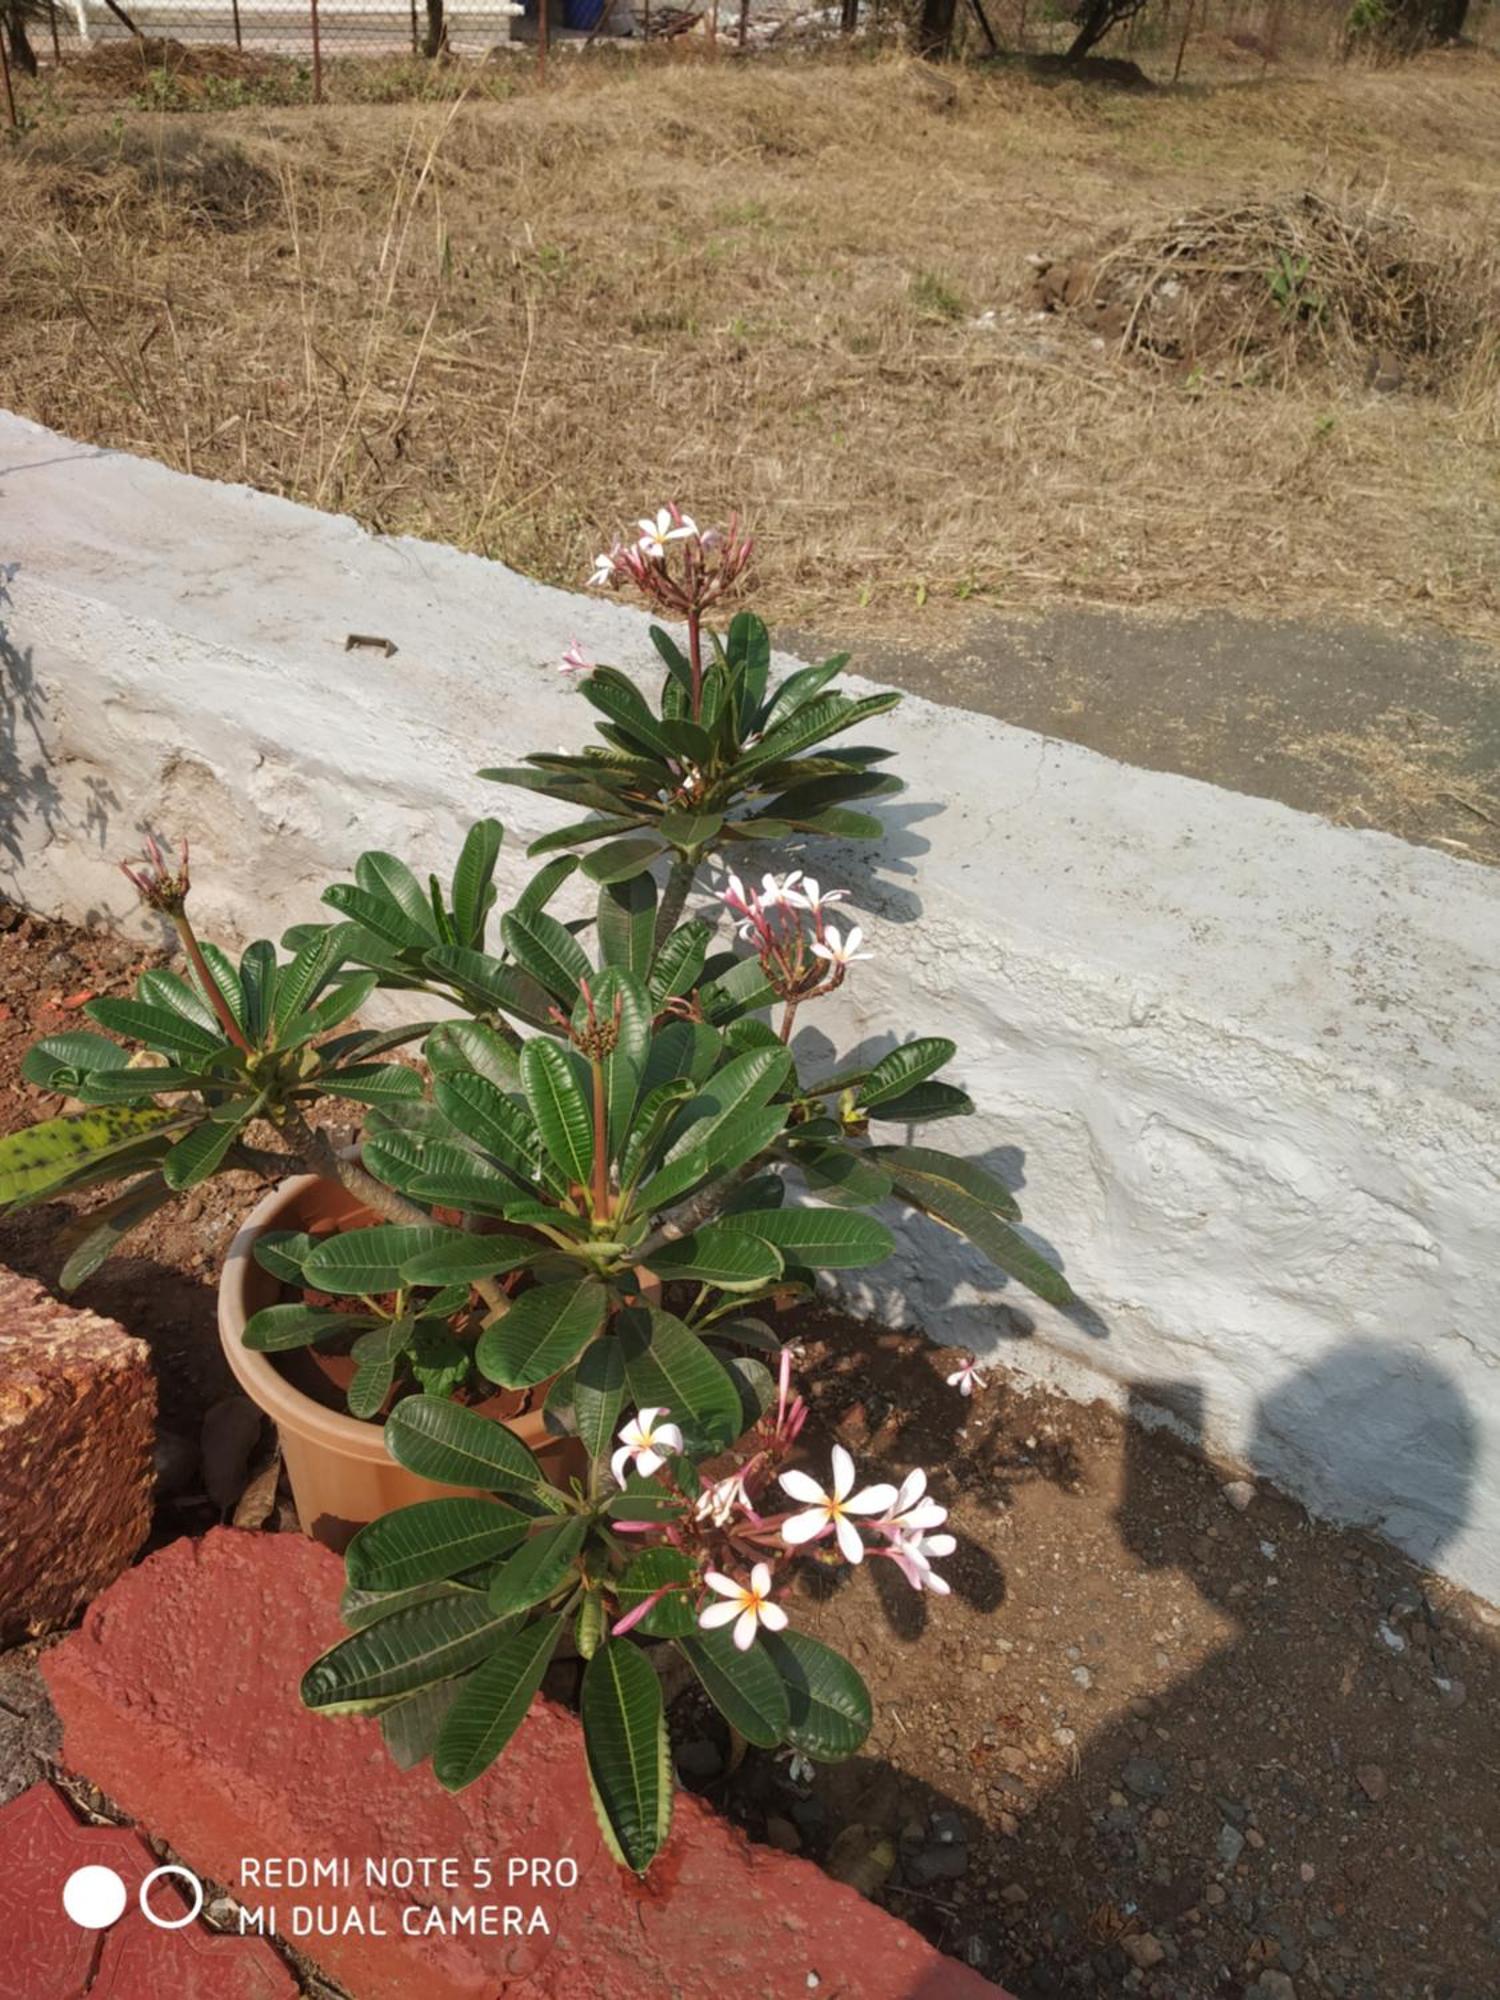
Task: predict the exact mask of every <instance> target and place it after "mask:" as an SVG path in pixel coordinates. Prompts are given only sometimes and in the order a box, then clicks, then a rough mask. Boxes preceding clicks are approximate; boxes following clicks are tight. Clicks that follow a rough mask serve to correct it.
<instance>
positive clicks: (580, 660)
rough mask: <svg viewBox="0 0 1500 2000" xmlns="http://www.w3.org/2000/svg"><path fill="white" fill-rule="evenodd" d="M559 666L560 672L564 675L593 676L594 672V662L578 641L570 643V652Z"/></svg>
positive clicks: (560, 661) (571, 640)
mask: <svg viewBox="0 0 1500 2000" xmlns="http://www.w3.org/2000/svg"><path fill="white" fill-rule="evenodd" d="M557 665H558V671H559V672H560V673H564V674H591V673H592V672H593V671H594V662H593V661H592V660H591V659H590V658H589V656H588V654H587V653H586V652H585V651H584V650H583V647H582V645H581V644H580V643H579V641H578V640H577V639H570V640H569V641H568V650H567V651H566V652H565V653H564V654H563V656H562V658H561V659H560V660H559V661H558V663H557Z"/></svg>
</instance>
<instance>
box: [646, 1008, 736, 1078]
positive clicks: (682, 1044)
mask: <svg viewBox="0 0 1500 2000" xmlns="http://www.w3.org/2000/svg"><path fill="white" fill-rule="evenodd" d="M722 1046H723V1044H722V1043H721V1041H720V1039H719V1036H718V1034H717V1033H716V1031H715V1030H714V1029H712V1028H710V1027H709V1026H708V1025H707V1023H706V1022H703V1021H669V1022H668V1023H667V1025H666V1026H665V1027H664V1028H660V1029H658V1031H657V1032H656V1033H655V1034H654V1035H653V1036H652V1037H651V1045H650V1047H649V1048H648V1049H647V1051H646V1065H645V1068H644V1069H643V1070H642V1071H641V1095H642V1097H644V1096H646V1094H647V1093H648V1092H650V1091H653V1090H655V1089H656V1088H657V1087H658V1086H659V1085H661V1084H664V1083H671V1082H672V1081H673V1080H674V1079H675V1078H677V1077H683V1076H685V1077H687V1078H689V1079H690V1080H691V1081H692V1082H693V1083H695V1084H696V1083H702V1082H703V1080H704V1079H705V1078H706V1077H707V1076H708V1075H709V1073H710V1071H711V1070H712V1069H713V1066H714V1064H715V1062H716V1061H717V1060H718V1056H719V1051H720V1049H721V1048H722Z"/></svg>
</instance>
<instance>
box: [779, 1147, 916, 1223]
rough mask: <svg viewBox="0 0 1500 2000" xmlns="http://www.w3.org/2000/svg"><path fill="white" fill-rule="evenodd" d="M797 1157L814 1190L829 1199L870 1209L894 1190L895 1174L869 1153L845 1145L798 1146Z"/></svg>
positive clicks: (794, 1154)
mask: <svg viewBox="0 0 1500 2000" xmlns="http://www.w3.org/2000/svg"><path fill="white" fill-rule="evenodd" d="M792 1153H793V1157H794V1158H795V1160H796V1162H797V1165H798V1167H799V1168H800V1169H801V1171H802V1174H803V1177H804V1178H805V1179H806V1181H807V1185H808V1187H809V1189H810V1190H811V1191H812V1193H814V1194H816V1195H820V1196H821V1197H822V1198H823V1199H824V1200H825V1201H838V1202H847V1203H849V1204H850V1205H851V1206H854V1207H859V1208H869V1207H872V1206H873V1205H874V1203H876V1202H877V1201H884V1200H885V1198H886V1196H887V1195H888V1194H889V1193H890V1192H891V1188H892V1185H893V1183H892V1181H891V1177H890V1175H889V1174H888V1173H886V1172H885V1170H884V1169H883V1168H882V1167H881V1166H880V1165H879V1164H878V1163H877V1162H876V1161H874V1160H872V1159H870V1158H869V1156H868V1155H867V1154H864V1153H856V1152H851V1151H850V1150H849V1149H848V1148H847V1147H844V1146H837V1145H835V1146H827V1145H820V1146H798V1145H794V1146H793V1148H792Z"/></svg>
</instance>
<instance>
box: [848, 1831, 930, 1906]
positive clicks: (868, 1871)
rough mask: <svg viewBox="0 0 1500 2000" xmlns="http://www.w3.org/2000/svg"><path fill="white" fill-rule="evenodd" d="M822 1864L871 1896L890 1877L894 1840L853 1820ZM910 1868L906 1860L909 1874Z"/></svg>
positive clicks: (894, 1849) (852, 1887) (910, 1865)
mask: <svg viewBox="0 0 1500 2000" xmlns="http://www.w3.org/2000/svg"><path fill="white" fill-rule="evenodd" d="M944 1851H947V1850H944ZM914 1858H915V1859H920V1856H917V1857H914ZM823 1866H824V1868H825V1869H826V1870H827V1872H828V1873H829V1874H830V1875H831V1876H832V1877H833V1879H834V1881H835V1882H847V1883H848V1885H849V1887H850V1888H851V1889H856V1890H858V1892H859V1894H860V1895H861V1896H873V1895H874V1894H875V1893H876V1891H877V1890H880V1889H883V1888H884V1887H885V1885H886V1883H887V1882H888V1881H889V1880H890V1877H891V1872H892V1870H893V1869H894V1868H895V1866H896V1843H895V1842H894V1841H893V1840H891V1839H890V1838H888V1836H887V1835H885V1834H883V1833H880V1832H879V1831H878V1830H877V1829H876V1828H874V1827H869V1826H861V1825H860V1824H859V1822H858V1821H857V1820H856V1821H855V1822H853V1823H852V1824H851V1825H849V1826H846V1827H844V1828H843V1830H842V1831H841V1832H840V1833H839V1834H838V1836H837V1838H836V1839H835V1840H834V1843H833V1846H832V1847H831V1848H830V1849H829V1850H828V1859H827V1861H825V1862H824V1864H823ZM911 1869H912V1863H911V1862H910V1861H908V1862H907V1864H906V1870H907V1874H908V1875H910V1873H911Z"/></svg>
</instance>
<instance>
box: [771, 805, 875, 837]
mask: <svg viewBox="0 0 1500 2000" xmlns="http://www.w3.org/2000/svg"><path fill="white" fill-rule="evenodd" d="M786 818H787V823H788V825H790V826H792V827H795V828H796V829H797V831H798V832H800V833H821V834H823V835H825V836H826V837H827V838H828V839H829V840H879V839H880V838H881V836H882V835H883V834H884V832H885V822H884V821H883V820H878V819H877V818H876V817H875V815H874V813H862V812H850V811H849V809H848V807H847V806H824V808H823V810H822V811H821V812H815V813H808V814H807V815H806V816H805V817H803V818H800V819H793V818H791V816H790V815H786Z"/></svg>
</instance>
